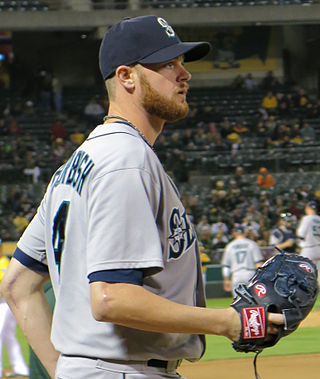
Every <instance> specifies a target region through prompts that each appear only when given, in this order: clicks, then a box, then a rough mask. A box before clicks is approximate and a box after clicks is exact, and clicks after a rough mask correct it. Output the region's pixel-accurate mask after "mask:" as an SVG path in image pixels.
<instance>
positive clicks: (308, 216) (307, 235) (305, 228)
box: [296, 201, 320, 283]
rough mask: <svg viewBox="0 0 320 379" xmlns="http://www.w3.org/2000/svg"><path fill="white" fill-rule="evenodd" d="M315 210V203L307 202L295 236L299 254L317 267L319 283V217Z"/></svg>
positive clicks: (316, 206) (316, 207)
mask: <svg viewBox="0 0 320 379" xmlns="http://www.w3.org/2000/svg"><path fill="white" fill-rule="evenodd" d="M317 209H318V205H317V203H316V202H315V201H309V202H308V203H307V204H306V205H305V208H304V210H305V215H304V216H303V217H302V218H301V220H300V222H299V225H298V227H297V231H296V234H297V238H298V242H299V246H300V248H301V252H300V254H301V255H303V256H305V257H307V258H309V259H311V260H312V261H313V262H314V263H315V264H316V265H317V267H318V281H319V283H320V273H319V271H320V216H319V215H318V214H317Z"/></svg>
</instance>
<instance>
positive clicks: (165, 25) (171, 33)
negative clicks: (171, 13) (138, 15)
mask: <svg viewBox="0 0 320 379" xmlns="http://www.w3.org/2000/svg"><path fill="white" fill-rule="evenodd" d="M157 21H158V22H159V24H160V25H161V26H162V27H163V28H164V29H165V31H166V33H167V35H168V37H174V36H175V35H176V33H175V32H174V30H173V28H172V26H170V25H169V24H168V23H167V21H166V20H164V19H163V18H161V17H158V18H157Z"/></svg>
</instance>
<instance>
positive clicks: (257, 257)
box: [252, 243, 264, 264]
mask: <svg viewBox="0 0 320 379" xmlns="http://www.w3.org/2000/svg"><path fill="white" fill-rule="evenodd" d="M252 250H253V261H254V263H255V264H256V263H260V262H263V261H264V259H263V256H262V253H261V249H260V247H259V245H258V244H257V243H253V244H252Z"/></svg>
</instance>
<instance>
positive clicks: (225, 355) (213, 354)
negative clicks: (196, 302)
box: [3, 296, 320, 368]
mask: <svg viewBox="0 0 320 379" xmlns="http://www.w3.org/2000/svg"><path fill="white" fill-rule="evenodd" d="M231 301H232V299H231V298H219V299H208V301H207V305H208V307H210V308H225V307H228V306H229V305H230V303H231ZM314 310H320V296H319V297H318V299H317V301H316V304H315V306H314ZM17 336H18V339H19V341H20V344H21V348H22V352H23V355H24V357H25V359H26V362H28V361H29V350H28V344H27V342H26V340H25V338H24V336H23V334H22V333H21V331H20V329H19V328H17ZM313 353H320V327H312V328H301V329H298V330H297V331H295V332H294V333H292V334H290V335H289V336H287V337H285V338H282V339H281V340H280V341H279V342H278V343H277V344H276V345H275V346H273V347H272V348H270V349H265V350H264V351H263V352H262V353H261V356H275V355H280V356H281V355H295V354H313ZM253 355H254V354H253V353H248V354H246V353H237V352H236V351H234V350H233V348H232V346H231V343H230V341H229V340H227V339H226V338H221V337H218V336H207V349H206V353H205V355H204V357H203V360H215V359H232V358H240V357H246V358H249V357H250V356H252V357H253ZM3 367H4V368H9V367H10V365H9V360H8V354H7V352H6V349H4V355H3Z"/></svg>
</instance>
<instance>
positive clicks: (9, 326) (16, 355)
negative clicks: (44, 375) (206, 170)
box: [0, 239, 29, 377]
mask: <svg viewBox="0 0 320 379" xmlns="http://www.w3.org/2000/svg"><path fill="white" fill-rule="evenodd" d="M9 262H10V261H9V258H7V257H5V256H3V246H2V241H1V239H0V282H1V281H2V278H3V276H4V273H5V272H6V270H7V268H8V266H9ZM16 326H17V322H16V319H15V317H14V315H13V313H12V312H11V310H10V308H9V305H8V304H7V302H6V301H5V299H4V298H3V297H0V377H2V374H3V372H2V347H3V344H5V345H6V348H7V351H8V355H9V360H10V364H11V367H12V369H13V371H12V372H10V373H7V374H6V377H14V376H28V375H29V369H28V366H27V365H26V363H25V360H24V358H23V355H22V352H21V348H20V345H19V342H18V340H17V337H16Z"/></svg>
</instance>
